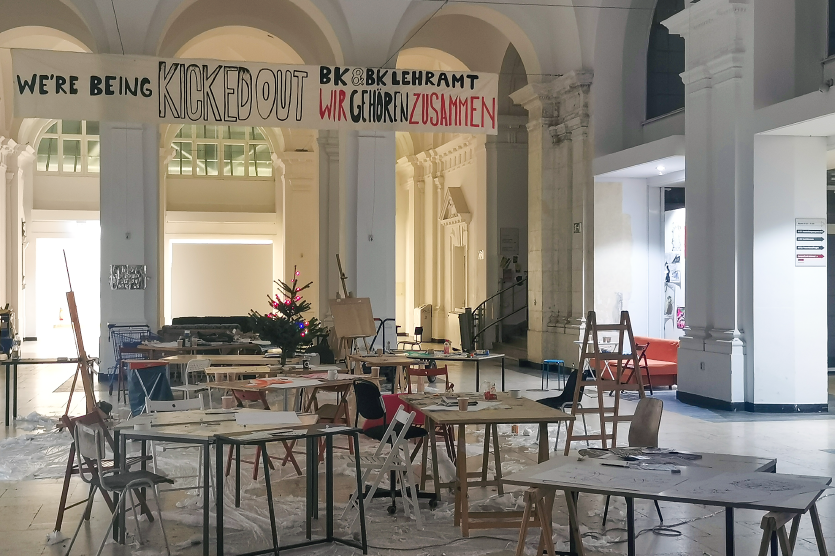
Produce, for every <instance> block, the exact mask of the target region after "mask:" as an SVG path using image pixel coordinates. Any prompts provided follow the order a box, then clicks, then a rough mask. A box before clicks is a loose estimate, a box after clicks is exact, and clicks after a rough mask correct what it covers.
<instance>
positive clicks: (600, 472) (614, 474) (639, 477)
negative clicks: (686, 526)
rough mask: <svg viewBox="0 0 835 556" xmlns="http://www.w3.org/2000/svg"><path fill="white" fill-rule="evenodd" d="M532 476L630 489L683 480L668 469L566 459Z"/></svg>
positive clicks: (654, 488) (651, 489)
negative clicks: (614, 465)
mask: <svg viewBox="0 0 835 556" xmlns="http://www.w3.org/2000/svg"><path fill="white" fill-rule="evenodd" d="M532 478H534V479H539V480H542V481H545V482H550V483H559V484H566V485H583V486H589V487H597V488H601V489H606V490H613V491H618V490H630V491H640V492H650V493H657V492H661V491H662V490H664V489H668V488H672V487H674V486H675V485H677V484H679V483H681V482H682V481H684V479H683V478H682V477H681V475H673V474H671V473H670V472H669V471H652V470H644V469H627V468H623V467H609V466H602V465H597V464H594V463H592V462H591V460H590V461H589V462H588V463H585V464H583V463H567V464H565V465H562V466H560V467H556V468H554V469H549V470H548V471H544V472H542V473H539V474H538V475H534V476H533V477H532Z"/></svg>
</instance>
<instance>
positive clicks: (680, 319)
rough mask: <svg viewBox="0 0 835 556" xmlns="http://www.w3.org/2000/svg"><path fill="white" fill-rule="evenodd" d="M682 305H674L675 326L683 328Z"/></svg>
mask: <svg viewBox="0 0 835 556" xmlns="http://www.w3.org/2000/svg"><path fill="white" fill-rule="evenodd" d="M685 326H686V325H685V323H684V307H676V328H678V329H679V330H684V327H685Z"/></svg>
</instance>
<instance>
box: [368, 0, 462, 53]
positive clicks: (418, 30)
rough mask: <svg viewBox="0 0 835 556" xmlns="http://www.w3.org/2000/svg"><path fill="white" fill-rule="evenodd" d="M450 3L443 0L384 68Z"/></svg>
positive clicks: (447, 0)
mask: <svg viewBox="0 0 835 556" xmlns="http://www.w3.org/2000/svg"><path fill="white" fill-rule="evenodd" d="M435 1H440V0H435ZM448 3H449V0H443V3H442V4H441V5H440V6H438V9H437V10H435V11H434V12H432V15H430V16H429V17H428V18H427V19H426V21H424V22H423V24H422V25H421V26H420V27H418V28H417V29H416V30H415V32H414V33H412V34H411V35H410V36H409V38H408V39H406V42H404V43H403V44H401V45H400V48H398V49H397V50H395V51H394V52H393V53H392V55H391V56H389V58H388V60H386V61H385V63H384V64H383V67H384V68H385V67H388V64H389V62H391V59H392V58H394V57H395V56H397V55H398V54H400V51H401V50H403V47H405V46H406V45H407V44H409V41H410V40H412V39H413V38H415V35H417V34H418V33H420V30H421V29H423V28H424V27H426V24H427V23H429V22H430V21H432V18H433V17H435V16H436V15H437V14H438V12H439V11H441V10H442V9H443V7H444V6H446V5H447V4H448Z"/></svg>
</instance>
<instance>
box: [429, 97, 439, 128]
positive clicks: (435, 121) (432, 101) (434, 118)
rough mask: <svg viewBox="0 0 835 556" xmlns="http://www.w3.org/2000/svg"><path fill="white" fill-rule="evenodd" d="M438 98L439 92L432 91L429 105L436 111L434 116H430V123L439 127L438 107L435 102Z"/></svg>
mask: <svg viewBox="0 0 835 556" xmlns="http://www.w3.org/2000/svg"><path fill="white" fill-rule="evenodd" d="M437 100H438V93H432V94H431V95H430V96H429V105H430V107H431V108H432V112H434V113H435V115H434V116H432V117H431V118H429V124H430V125H432V126H434V127H437V126H438V109H437V108H436V107H435V102H436V101H437Z"/></svg>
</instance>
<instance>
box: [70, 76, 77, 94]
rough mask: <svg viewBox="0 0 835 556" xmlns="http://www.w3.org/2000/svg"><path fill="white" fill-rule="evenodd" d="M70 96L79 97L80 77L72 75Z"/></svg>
mask: <svg viewBox="0 0 835 556" xmlns="http://www.w3.org/2000/svg"><path fill="white" fill-rule="evenodd" d="M70 94H71V95H77V94H78V76H77V75H71V76H70Z"/></svg>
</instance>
